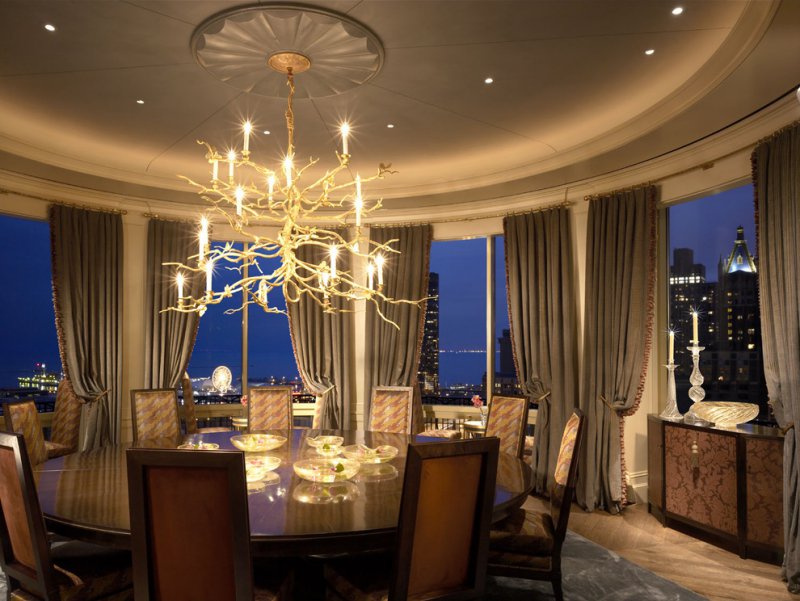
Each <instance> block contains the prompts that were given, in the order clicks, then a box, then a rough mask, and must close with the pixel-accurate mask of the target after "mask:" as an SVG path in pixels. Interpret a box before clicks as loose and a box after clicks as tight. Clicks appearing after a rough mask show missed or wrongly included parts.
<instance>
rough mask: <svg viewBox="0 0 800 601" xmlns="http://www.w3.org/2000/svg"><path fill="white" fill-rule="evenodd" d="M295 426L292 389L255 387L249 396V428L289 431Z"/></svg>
mask: <svg viewBox="0 0 800 601" xmlns="http://www.w3.org/2000/svg"><path fill="white" fill-rule="evenodd" d="M292 426H293V416H292V387H291V386H255V387H253V388H251V389H250V391H249V393H248V396H247V428H248V430H250V431H251V432H254V431H257V430H289V429H291V428H292Z"/></svg>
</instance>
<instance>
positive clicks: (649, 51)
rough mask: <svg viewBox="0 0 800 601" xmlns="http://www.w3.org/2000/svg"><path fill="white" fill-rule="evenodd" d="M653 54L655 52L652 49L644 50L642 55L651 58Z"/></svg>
mask: <svg viewBox="0 0 800 601" xmlns="http://www.w3.org/2000/svg"><path fill="white" fill-rule="evenodd" d="M655 52H656V51H655V50H653V49H652V48H648V49H647V50H645V51H644V53H645V54H646V55H647V56H652V55H653V54H655Z"/></svg>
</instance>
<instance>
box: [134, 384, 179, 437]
mask: <svg viewBox="0 0 800 601" xmlns="http://www.w3.org/2000/svg"><path fill="white" fill-rule="evenodd" d="M131 417H132V418H133V439H134V440H153V439H156V438H177V437H178V436H180V434H181V422H180V418H179V417H178V393H177V392H176V391H175V389H174V388H154V389H150V390H131Z"/></svg>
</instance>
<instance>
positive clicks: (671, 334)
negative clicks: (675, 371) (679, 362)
mask: <svg viewBox="0 0 800 601" xmlns="http://www.w3.org/2000/svg"><path fill="white" fill-rule="evenodd" d="M669 362H670V363H675V331H674V330H670V331H669Z"/></svg>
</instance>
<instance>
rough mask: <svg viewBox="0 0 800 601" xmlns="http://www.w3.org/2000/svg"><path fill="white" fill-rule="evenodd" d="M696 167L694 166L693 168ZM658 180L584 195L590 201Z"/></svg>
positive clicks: (645, 186)
mask: <svg viewBox="0 0 800 601" xmlns="http://www.w3.org/2000/svg"><path fill="white" fill-rule="evenodd" d="M693 169H694V168H693ZM655 184H656V182H652V181H651V182H645V183H642V184H636V185H634V186H626V187H625V188H618V189H616V190H609V191H608V192H600V193H598V194H589V195H587V196H584V197H583V201H584V202H588V201H590V200H597V199H598V198H604V197H606V196H613V195H614V194H621V193H622V192H632V191H634V190H642V189H644V188H649V187H650V186H654V185H655Z"/></svg>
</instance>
